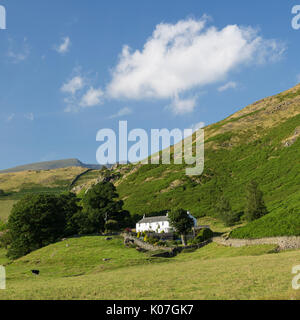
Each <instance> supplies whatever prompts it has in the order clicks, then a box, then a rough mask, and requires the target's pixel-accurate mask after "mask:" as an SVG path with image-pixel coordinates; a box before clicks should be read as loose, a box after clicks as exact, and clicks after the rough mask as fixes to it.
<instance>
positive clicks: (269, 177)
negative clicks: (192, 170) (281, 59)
mask: <svg viewBox="0 0 300 320" xmlns="http://www.w3.org/2000/svg"><path fill="white" fill-rule="evenodd" d="M299 96H300V86H297V87H295V88H293V89H291V90H289V91H287V92H284V93H282V94H280V95H277V96H274V97H270V98H266V99H264V100H262V101H259V102H257V103H255V104H253V105H250V106H248V107H247V108H245V109H243V110H241V111H240V112H238V113H236V114H234V115H233V116H231V117H229V118H227V119H225V120H223V121H221V122H219V123H217V124H214V125H212V126H209V127H207V128H206V129H205V133H206V149H205V152H206V154H205V170H204V173H203V174H202V176H200V177H187V176H186V175H185V170H184V169H185V168H184V166H180V165H176V166H175V165H146V166H142V167H140V168H136V169H135V170H133V171H132V174H130V175H125V176H123V178H121V180H120V181H119V182H118V183H117V186H118V187H117V188H118V191H119V194H120V197H121V198H122V199H124V201H125V207H126V209H128V210H129V211H131V212H132V213H138V214H143V213H151V212H153V211H160V210H163V209H170V208H172V207H175V206H181V207H184V208H186V209H189V210H190V211H191V212H192V213H193V214H194V215H195V216H197V217H202V216H214V215H215V209H214V207H215V203H216V201H217V199H218V197H219V195H220V192H221V191H218V190H223V193H224V194H225V196H226V197H227V198H228V199H229V200H230V202H231V205H232V208H233V210H234V211H236V212H243V210H244V205H245V196H244V194H245V193H244V190H245V185H246V184H247V183H248V182H249V181H250V180H252V179H255V180H256V181H257V182H258V183H259V185H260V188H261V189H262V191H263V192H264V195H265V201H266V204H267V207H268V209H269V211H270V215H269V219H270V221H269V223H268V227H267V228H269V226H270V225H272V223H273V220H274V219H276V220H277V223H276V225H275V226H274V228H271V229H269V230H266V228H265V226H262V228H261V230H260V231H259V232H255V229H256V230H258V228H257V226H258V224H259V223H260V222H257V224H256V225H255V226H254V225H253V228H252V231H251V235H250V232H249V233H247V236H251V237H257V236H259V237H261V236H267V235H268V236H269V235H282V234H285V233H286V231H287V230H292V234H297V235H300V230H299V229H298V228H295V227H294V228H293V229H288V228H285V229H284V230H283V229H281V230H280V231H279V230H278V226H281V225H284V223H285V217H286V215H284V214H285V213H286V212H289V211H290V210H293V209H294V210H295V212H294V213H290V217H289V223H290V225H293V223H294V224H298V225H299V222H298V215H297V213H299V208H300V189H299V184H300V182H299V181H300V138H299V136H300V134H299V132H300V98H299ZM286 141H292V144H291V145H290V146H289V147H286V146H285V143H286ZM237 190H238V191H237ZM272 217H273V218H272ZM275 217H276V218H275ZM286 234H290V233H286Z"/></svg>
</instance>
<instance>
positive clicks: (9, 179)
mask: <svg viewBox="0 0 300 320" xmlns="http://www.w3.org/2000/svg"><path fill="white" fill-rule="evenodd" d="M85 170H86V169H85V168H80V167H69V168H61V169H53V170H46V171H24V172H15V173H1V174H0V189H2V190H4V191H6V192H20V191H24V192H25V191H30V190H37V191H38V190H39V189H41V190H46V189H66V188H68V186H69V185H70V183H71V181H72V180H73V179H74V178H75V177H76V176H77V175H78V174H80V173H81V172H83V171H85Z"/></svg>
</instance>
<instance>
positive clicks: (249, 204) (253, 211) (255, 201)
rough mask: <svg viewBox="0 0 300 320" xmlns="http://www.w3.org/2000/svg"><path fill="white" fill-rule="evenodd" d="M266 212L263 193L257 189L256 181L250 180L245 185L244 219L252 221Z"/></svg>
mask: <svg viewBox="0 0 300 320" xmlns="http://www.w3.org/2000/svg"><path fill="white" fill-rule="evenodd" d="M266 214H268V210H267V208H266V205H265V202H264V200H263V193H262V191H260V190H259V188H258V184H257V182H255V181H251V182H250V183H249V184H248V185H247V187H246V209H245V217H246V220H247V221H254V220H257V219H259V218H261V217H263V216H264V215H266Z"/></svg>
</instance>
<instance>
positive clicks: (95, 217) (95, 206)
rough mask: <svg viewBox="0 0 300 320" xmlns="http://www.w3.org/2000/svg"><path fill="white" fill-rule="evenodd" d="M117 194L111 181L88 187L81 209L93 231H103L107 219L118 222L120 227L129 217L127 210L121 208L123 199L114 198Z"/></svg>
mask: <svg viewBox="0 0 300 320" xmlns="http://www.w3.org/2000/svg"><path fill="white" fill-rule="evenodd" d="M118 197H119V195H118V194H117V192H116V188H115V186H114V185H113V184H112V183H111V182H107V181H103V182H100V183H98V184H97V185H95V186H94V187H93V188H92V189H90V190H89V191H88V192H87V193H86V194H85V196H84V198H83V209H84V212H85V213H86V215H87V218H88V220H89V223H90V227H91V229H92V230H93V232H99V231H104V229H105V223H106V222H107V221H109V220H114V221H117V222H118V225H119V227H120V228H123V227H125V226H126V220H127V219H130V214H129V212H128V211H125V210H123V201H122V200H116V199H117V198H118Z"/></svg>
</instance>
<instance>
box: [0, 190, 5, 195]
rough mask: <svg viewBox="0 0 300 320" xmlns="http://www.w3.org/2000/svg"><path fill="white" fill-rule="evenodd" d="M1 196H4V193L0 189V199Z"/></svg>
mask: <svg viewBox="0 0 300 320" xmlns="http://www.w3.org/2000/svg"><path fill="white" fill-rule="evenodd" d="M3 196H5V192H4V190H2V189H0V197H3Z"/></svg>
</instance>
